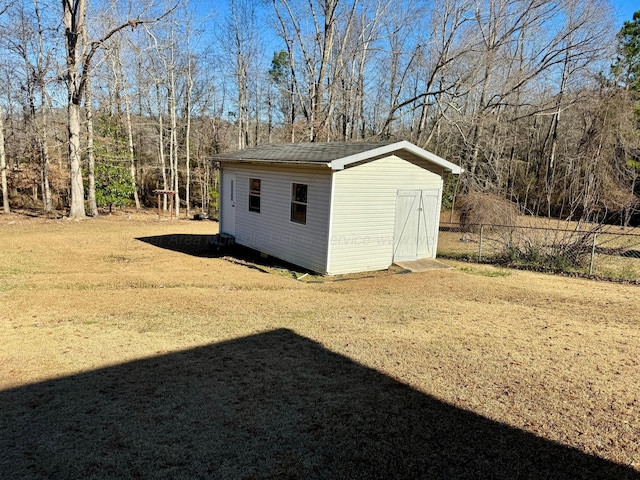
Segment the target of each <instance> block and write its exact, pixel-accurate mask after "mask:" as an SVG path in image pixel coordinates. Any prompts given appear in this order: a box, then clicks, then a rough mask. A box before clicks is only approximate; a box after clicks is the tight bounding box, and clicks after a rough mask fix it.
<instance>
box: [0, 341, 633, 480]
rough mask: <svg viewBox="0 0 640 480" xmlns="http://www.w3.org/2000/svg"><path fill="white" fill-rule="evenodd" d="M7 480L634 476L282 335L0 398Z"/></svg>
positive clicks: (0, 462)
mask: <svg viewBox="0 0 640 480" xmlns="http://www.w3.org/2000/svg"><path fill="white" fill-rule="evenodd" d="M0 408H1V411H2V419H1V420H0V451H1V452H2V455H1V456H0V478H3V479H11V478H64V479H68V478H83V479H84V478H119V479H120V478H229V479H239V478H245V479H251V478H278V479H281V478H285V479H293V478H304V479H314V478H317V479H320V478H322V479H353V478H361V479H420V478H423V479H452V478H496V479H500V478H504V479H516V478H534V479H541V478H553V479H560V478H584V479H595V478H598V479H603V478H611V479H625V478H626V479H631V478H639V475H638V473H637V472H634V471H633V470H630V469H628V468H626V467H623V466H620V465H616V464H614V463H610V462H608V461H605V460H603V459H600V458H598V457H593V456H589V455H586V454H584V453H582V452H580V451H578V450H575V449H572V448H568V447H565V446H562V445H559V444H557V443H553V442H550V441H548V440H545V439H542V438H538V437H536V436H534V435H531V434H528V433H525V432H523V431H520V430H518V429H514V428H511V427H509V426H506V425H503V424H500V423H496V422H494V421H491V420H488V419H487V418H484V417H481V416H478V415H476V414H474V413H471V412H468V411H464V410H460V409H458V408H455V407H453V406H451V405H448V404H446V403H443V402H441V401H439V400H437V399H436V398H434V397H431V396H429V395H425V394H424V393H421V392H419V391H417V390H414V389H412V388H410V387H408V386H407V385H404V384H402V383H399V382H397V381H396V380H393V379H391V378H389V377H387V376H385V375H383V374H381V373H379V372H377V371H375V370H372V369H369V368H367V367H364V366H362V365H360V364H357V363H354V362H353V361H351V360H350V359H348V358H347V357H344V356H341V355H338V354H335V353H333V352H331V351H328V350H327V349H325V348H323V347H322V346H321V345H320V344H318V343H316V342H314V341H311V340H309V339H307V338H304V337H301V336H299V335H297V334H296V333H294V332H292V331H290V330H286V329H279V330H274V331H271V332H266V333H262V334H256V335H252V336H249V337H246V338H239V339H237V340H232V341H227V342H223V343H219V344H213V345H209V346H205V347H200V348H195V349H192V350H187V351H183V352H178V353H171V354H166V355H158V356H157V357H153V358H149V359H144V360H138V361H133V362H130V363H125V364H122V365H117V366H113V367H108V368H103V369H99V370H95V371H91V372H86V373H81V374H77V375H72V376H69V377H65V378H60V379H54V380H49V381H45V382H42V383H37V384H33V385H27V386H23V387H18V388H15V389H11V390H6V391H3V392H0Z"/></svg>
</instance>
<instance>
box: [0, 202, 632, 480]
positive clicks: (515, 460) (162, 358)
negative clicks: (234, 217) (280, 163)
mask: <svg viewBox="0 0 640 480" xmlns="http://www.w3.org/2000/svg"><path fill="white" fill-rule="evenodd" d="M129 218H130V217H128V216H127V215H118V216H112V217H101V218H98V219H93V220H86V221H81V222H75V221H67V220H43V219H28V218H25V217H21V216H13V215H12V216H2V215H0V248H1V249H2V250H1V251H2V253H1V254H0V319H1V320H0V335H1V338H2V343H1V344H0V389H2V391H0V410H1V411H2V412H3V414H2V415H3V416H2V418H1V420H0V451H2V452H3V453H2V455H0V477H2V478H72V477H73V478H81V477H82V478H116V477H118V478H140V477H141V478H394V477H395V478H482V477H485V478H488V477H491V478H547V477H548V478H607V477H608V478H640V446H639V443H638V438H640V389H639V387H638V385H640V364H639V360H638V352H640V319H639V318H638V306H639V301H638V298H639V293H640V290H639V289H638V287H637V286H629V285H616V284H608V283H597V282H593V281H587V280H582V279H570V278H563V277H554V276H548V275H542V274H536V273H530V272H522V271H505V270H499V269H495V268H493V267H489V266H483V265H473V266H469V265H465V264H462V263H455V262H450V263H451V265H453V267H454V268H453V269H450V270H434V271H429V272H426V273H423V274H410V275H400V274H394V272H393V271H391V272H379V273H375V274H367V275H356V276H353V278H351V277H350V278H330V279H321V278H315V277H314V278H309V277H305V278H304V280H312V281H311V282H303V281H296V280H294V279H293V278H292V276H291V275H288V274H287V273H286V271H285V272H284V274H278V273H277V271H274V272H276V273H264V271H263V270H268V268H266V267H260V268H250V266H247V265H241V264H237V263H233V262H230V261H228V260H226V259H224V258H216V257H213V256H211V255H210V254H209V252H208V251H207V249H206V247H205V246H204V245H203V244H202V243H199V242H200V241H201V239H202V238H203V235H209V234H213V233H215V231H216V229H217V224H215V223H213V222H208V221H206V222H193V221H186V220H180V221H173V222H169V221H163V222H157V220H156V217H155V216H154V215H153V214H152V213H150V214H148V215H145V214H141V215H133V216H132V217H131V219H129ZM137 238H147V241H146V242H145V241H140V240H136V239H137ZM154 239H155V240H154ZM188 242H190V244H188ZM154 243H155V244H156V245H154ZM160 243H162V246H164V247H167V248H159V246H157V245H158V244H160ZM180 250H182V251H180ZM185 252H187V253H185ZM621 466H627V467H630V469H628V468H624V467H621Z"/></svg>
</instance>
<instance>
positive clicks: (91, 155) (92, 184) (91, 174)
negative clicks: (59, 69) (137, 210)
mask: <svg viewBox="0 0 640 480" xmlns="http://www.w3.org/2000/svg"><path fill="white" fill-rule="evenodd" d="M91 101H92V99H91V81H90V79H87V83H86V85H85V97H84V107H85V111H86V115H87V159H88V163H89V165H88V167H89V168H88V170H89V171H88V172H87V180H88V182H87V183H88V187H89V192H88V198H87V200H88V202H89V213H90V214H91V215H93V216H94V217H97V216H98V204H97V203H96V173H95V172H96V156H95V152H94V148H93V106H92V105H91Z"/></svg>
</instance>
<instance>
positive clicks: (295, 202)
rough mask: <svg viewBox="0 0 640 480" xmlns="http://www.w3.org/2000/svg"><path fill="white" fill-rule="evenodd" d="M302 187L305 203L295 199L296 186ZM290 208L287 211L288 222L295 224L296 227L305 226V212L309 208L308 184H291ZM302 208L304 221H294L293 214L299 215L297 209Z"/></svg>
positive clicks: (294, 216)
mask: <svg viewBox="0 0 640 480" xmlns="http://www.w3.org/2000/svg"><path fill="white" fill-rule="evenodd" d="M297 185H300V186H304V187H305V192H304V197H305V201H304V202H303V201H301V200H298V199H297V198H296V186H297ZM290 203H291V207H290V211H289V221H290V222H291V223H295V224H297V225H306V224H307V211H308V207H309V184H308V183H299V182H291V202H290ZM300 207H304V210H303V211H304V221H300V220H296V215H295V213H299V212H300V211H299V210H298V208H300Z"/></svg>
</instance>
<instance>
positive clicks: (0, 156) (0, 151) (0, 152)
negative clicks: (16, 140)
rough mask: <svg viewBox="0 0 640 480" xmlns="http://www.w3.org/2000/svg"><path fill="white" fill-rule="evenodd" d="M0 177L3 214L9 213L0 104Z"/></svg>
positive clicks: (2, 117) (2, 118) (2, 116)
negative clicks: (0, 180)
mask: <svg viewBox="0 0 640 480" xmlns="http://www.w3.org/2000/svg"><path fill="white" fill-rule="evenodd" d="M0 177H1V179H2V208H3V211H4V213H10V212H11V209H10V208H9V188H8V186H7V156H6V154H5V151H4V112H3V111H2V105H1V104H0Z"/></svg>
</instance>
